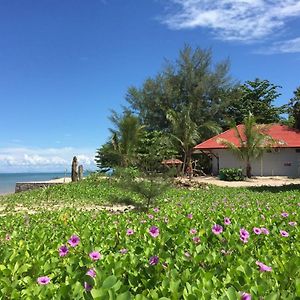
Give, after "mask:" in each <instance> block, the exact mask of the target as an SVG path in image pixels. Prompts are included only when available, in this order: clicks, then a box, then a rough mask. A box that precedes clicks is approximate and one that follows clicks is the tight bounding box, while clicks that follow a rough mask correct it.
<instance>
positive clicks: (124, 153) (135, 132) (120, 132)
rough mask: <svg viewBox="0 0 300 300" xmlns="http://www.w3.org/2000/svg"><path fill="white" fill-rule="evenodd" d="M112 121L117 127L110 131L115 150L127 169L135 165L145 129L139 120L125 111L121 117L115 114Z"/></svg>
mask: <svg viewBox="0 0 300 300" xmlns="http://www.w3.org/2000/svg"><path fill="white" fill-rule="evenodd" d="M110 119H111V121H112V122H113V123H114V124H115V127H116V129H110V131H111V133H112V138H111V142H112V145H113V147H114V150H115V151H117V152H118V153H119V155H120V157H121V162H122V166H123V167H127V166H129V165H132V164H134V161H135V158H136V157H135V156H136V148H137V145H138V142H139V140H140V137H141V135H142V132H143V129H144V127H143V126H142V125H141V124H140V122H139V119H138V118H137V117H136V116H134V115H133V114H132V113H131V112H129V111H125V112H124V114H123V115H121V116H120V115H117V114H116V113H113V115H112V116H111V118H110Z"/></svg>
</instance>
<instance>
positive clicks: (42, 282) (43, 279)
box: [37, 276, 50, 285]
mask: <svg viewBox="0 0 300 300" xmlns="http://www.w3.org/2000/svg"><path fill="white" fill-rule="evenodd" d="M37 283H38V284H40V285H46V284H48V283H50V278H49V277H48V276H42V277H39V278H38V279H37Z"/></svg>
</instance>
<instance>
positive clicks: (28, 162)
mask: <svg viewBox="0 0 300 300" xmlns="http://www.w3.org/2000/svg"><path fill="white" fill-rule="evenodd" d="M73 156H77V159H78V163H79V164H82V165H83V166H84V168H85V169H94V168H95V164H94V156H95V151H94V150H91V149H75V148H72V147H65V148H25V147H23V148H22V147H16V148H0V172H9V171H22V172H23V171H26V170H35V171H40V170H43V171H48V170H49V171H50V170H61V171H64V170H65V169H68V170H69V169H70V166H71V163H72V159H73Z"/></svg>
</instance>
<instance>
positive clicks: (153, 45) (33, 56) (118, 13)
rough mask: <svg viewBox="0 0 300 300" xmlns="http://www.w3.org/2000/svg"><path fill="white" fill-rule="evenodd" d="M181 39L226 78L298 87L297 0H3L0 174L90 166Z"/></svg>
mask: <svg viewBox="0 0 300 300" xmlns="http://www.w3.org/2000/svg"><path fill="white" fill-rule="evenodd" d="M185 43H189V44H191V45H192V46H199V47H203V48H207V47H211V48H212V50H213V54H214V59H215V61H216V62H217V61H220V60H222V59H226V58H230V61H231V74H232V77H233V78H235V79H237V80H240V81H241V82H243V81H245V80H252V79H254V78H255V77H259V78H262V79H268V80H270V81H271V82H273V83H275V84H278V85H281V86H282V87H283V88H282V90H281V92H282V96H281V97H280V98H279V99H278V101H277V104H278V105H279V104H283V103H287V101H288V99H290V98H291V97H292V94H293V91H294V90H295V89H296V87H297V86H299V85H300V1H299V0H276V1H275V0H215V1H211V0H127V1H124V0H88V1H86V0H85V1H84V0H26V1H18V0H1V1H0V104H1V106H0V109H1V118H0V172H17V171H22V172H24V171H48V170H51V171H59V170H62V171H63V170H64V169H65V168H66V166H69V164H70V161H71V159H72V156H73V155H78V156H79V160H80V162H82V163H83V164H84V165H85V166H86V167H87V168H92V167H93V156H94V152H95V149H96V148H97V147H99V146H100V145H101V144H103V143H104V142H105V141H106V140H107V138H108V136H109V132H108V129H107V128H108V127H110V123H109V120H108V116H109V115H110V109H116V110H120V107H121V105H124V104H126V102H125V100H124V96H125V94H126V90H127V88H128V87H129V86H131V85H135V86H140V85H141V83H142V82H143V81H144V80H145V79H146V78H147V77H148V76H152V75H155V74H156V73H157V72H158V71H159V70H161V68H162V66H163V63H164V59H166V58H167V59H171V60H172V59H175V58H176V57H177V54H178V51H179V50H180V49H181V48H182V47H183V45H184V44H185Z"/></svg>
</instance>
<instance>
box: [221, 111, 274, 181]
mask: <svg viewBox="0 0 300 300" xmlns="http://www.w3.org/2000/svg"><path fill="white" fill-rule="evenodd" d="M239 128H242V130H239ZM239 128H238V127H237V126H234V129H235V132H236V136H237V138H238V140H239V145H235V144H234V143H232V142H229V141H227V140H225V139H219V140H218V143H220V144H222V145H224V146H226V147H227V148H228V149H229V150H230V151H231V152H232V153H233V154H234V155H236V156H237V157H239V158H240V159H241V160H242V161H244V163H245V165H246V176H247V177H248V178H251V169H252V168H251V159H257V158H259V157H261V156H262V155H263V154H264V153H265V152H266V151H267V150H269V149H271V147H272V146H274V145H275V144H277V142H278V141H276V140H274V139H273V138H272V137H271V136H270V135H268V134H267V131H268V128H269V126H268V125H261V124H256V122H255V117H254V116H253V115H252V114H251V113H249V115H248V116H247V117H245V118H244V126H243V127H239Z"/></svg>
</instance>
